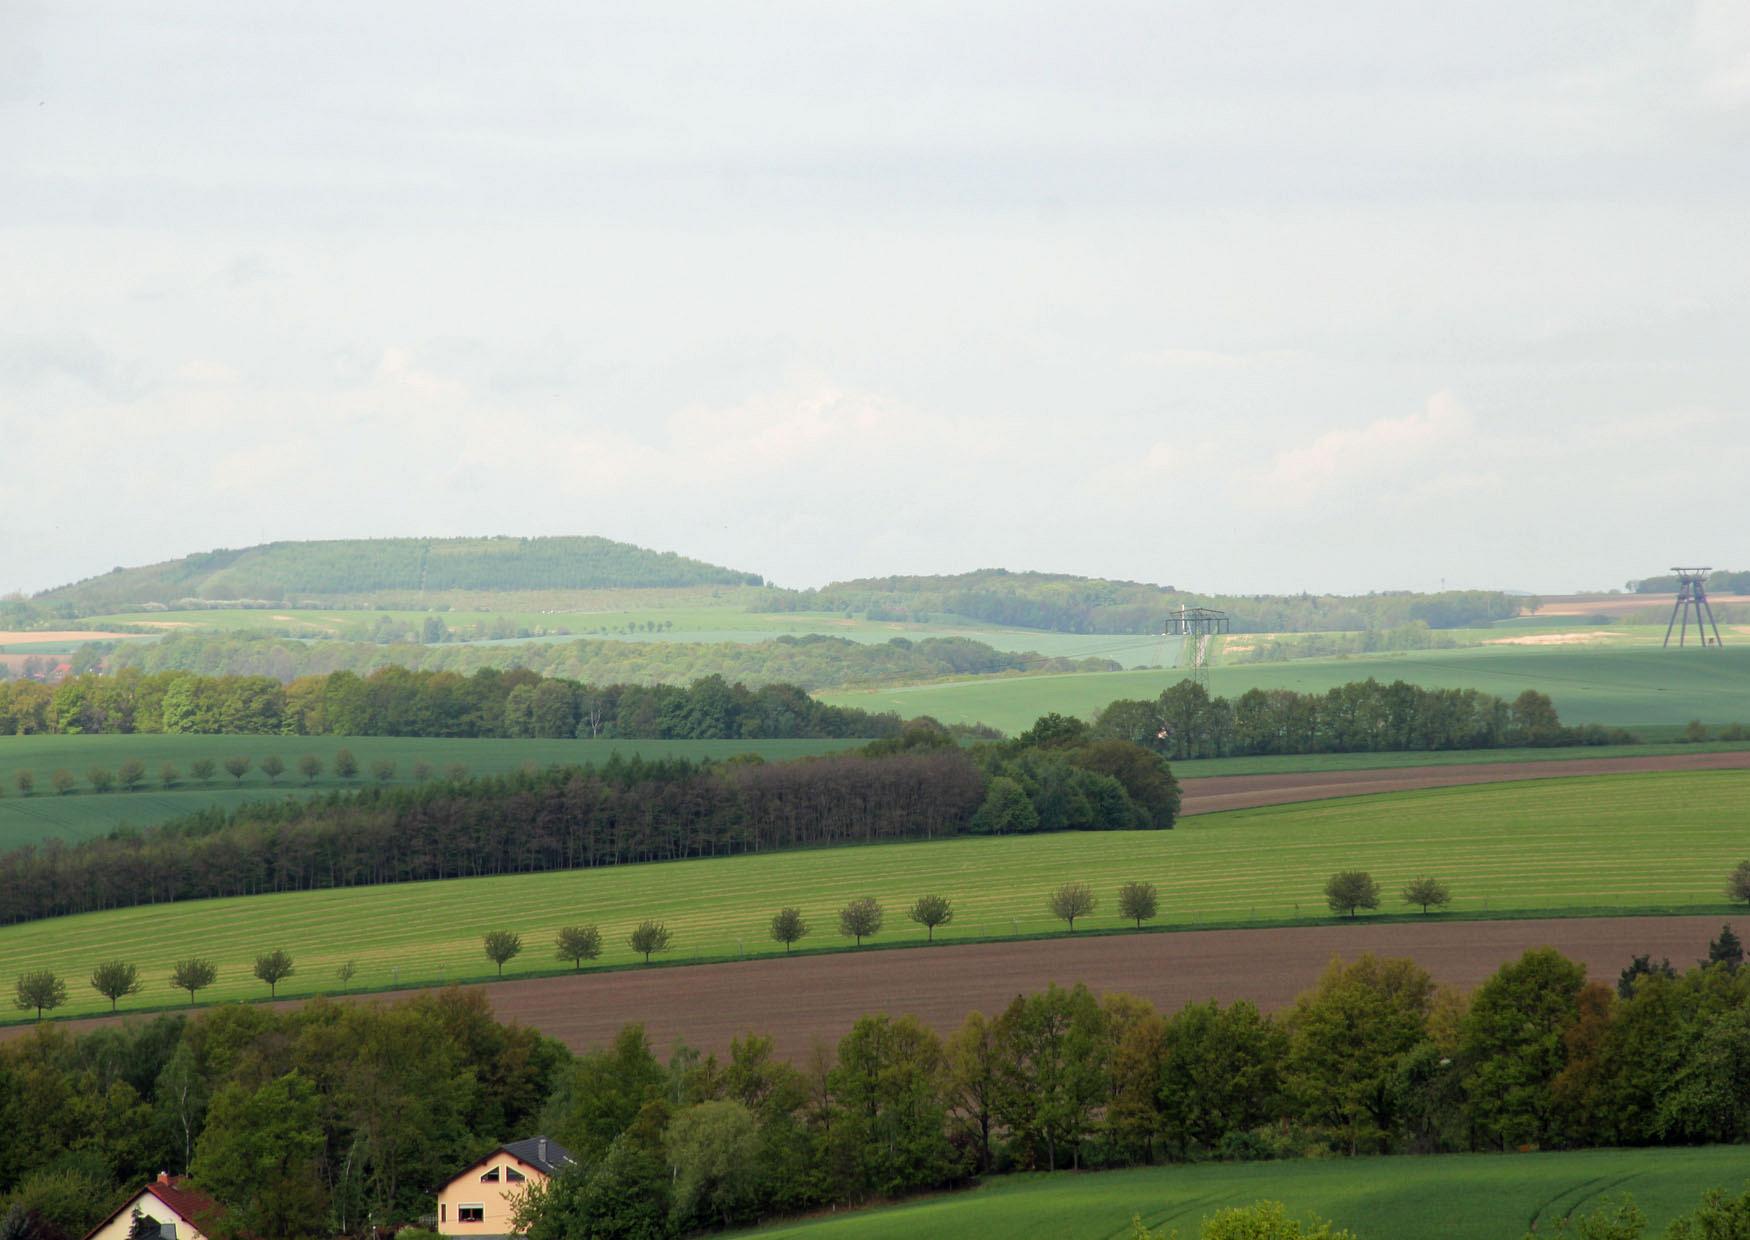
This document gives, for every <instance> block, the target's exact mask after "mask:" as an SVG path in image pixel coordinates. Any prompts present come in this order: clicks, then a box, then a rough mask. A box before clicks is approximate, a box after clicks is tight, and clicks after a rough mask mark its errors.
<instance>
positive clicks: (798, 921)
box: [772, 908, 808, 951]
mask: <svg viewBox="0 0 1750 1240" xmlns="http://www.w3.org/2000/svg"><path fill="white" fill-rule="evenodd" d="M807 936H808V923H807V922H806V921H804V920H803V919H802V910H801V909H794V908H781V909H779V910H778V911H777V912H776V913H773V914H772V939H773V940H774V941H775V942H778V943H782V944H783V945H784V950H785V951H789V950H790V949H791V947H792V946H793V945H795V944H796V943H799V942H801V941H802V940H803V939H804V938H806V937H807Z"/></svg>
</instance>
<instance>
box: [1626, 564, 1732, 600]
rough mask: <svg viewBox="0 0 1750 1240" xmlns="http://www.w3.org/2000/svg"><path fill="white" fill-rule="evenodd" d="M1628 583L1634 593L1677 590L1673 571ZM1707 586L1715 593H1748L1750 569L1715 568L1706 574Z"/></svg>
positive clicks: (1670, 592) (1668, 592)
mask: <svg viewBox="0 0 1750 1240" xmlns="http://www.w3.org/2000/svg"><path fill="white" fill-rule="evenodd" d="M1628 585H1629V589H1631V590H1633V591H1634V592H1635V593H1636V594H1673V593H1675V592H1676V590H1677V576H1676V574H1675V573H1660V574H1659V575H1657V576H1654V577H1643V578H1641V579H1640V580H1639V581H1631V582H1629V583H1628ZM1707 588H1708V589H1709V590H1712V591H1713V592H1714V593H1716V594H1750V569H1745V570H1744V571H1743V572H1732V571H1730V570H1728V569H1723V568H1722V569H1717V570H1715V571H1714V572H1711V573H1709V574H1708V578H1707Z"/></svg>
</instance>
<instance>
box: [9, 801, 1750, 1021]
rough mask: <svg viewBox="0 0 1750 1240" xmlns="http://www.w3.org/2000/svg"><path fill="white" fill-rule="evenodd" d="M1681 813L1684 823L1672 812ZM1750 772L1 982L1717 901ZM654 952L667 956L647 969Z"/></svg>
mask: <svg viewBox="0 0 1750 1240" xmlns="http://www.w3.org/2000/svg"><path fill="white" fill-rule="evenodd" d="M1678 807H1681V813H1674V812H1673V811H1674V810H1675V809H1677V808H1678ZM1747 823H1750V771H1717V772H1697V773H1684V774H1667V773H1659V774H1650V775H1614V776H1602V777H1592V778H1584V779H1553V780H1535V781H1529V782H1523V783H1512V784H1479V785H1472V786H1469V787H1462V788H1446V789H1435V790H1430V791H1422V792H1412V793H1398V794H1391V795H1385V796H1370V797H1352V798H1346V799H1342V800H1334V801H1320V802H1309V803H1304V804H1299V805H1287V806H1276V807H1272V808H1268V809H1257V810H1240V811H1233V812H1229V813H1224V814H1209V815H1203V816H1199V817H1196V818H1190V819H1186V820H1184V822H1183V823H1182V824H1181V826H1180V827H1179V828H1177V829H1176V830H1172V831H1160V832H1120V831H1113V832H1075V833H1064V834H1057V835H1036V836H1019V837H1007V838H988V837H987V838H972V839H967V838H962V839H952V840H938V841H933V842H919V843H905V844H884V845H875V846H869V847H846V848H831V849H818V850H812V851H802V852H784V853H766V854H759V855H751V856H741V857H730V858H721V859H716V860H697V861H678V862H668V863H663V864H650V865H630V866H621V867H616V868H609V869H601V870H593V871H567V872H563V873H551V874H528V875H508V876H500V877H492V878H477V879H456V880H450V881H445V882H434V883H404V884H397V885H393V886H382V887H356V888H349V889H344V890H327V891H307V892H290V893H284V894H278V895H260V896H249V897H242V898H237V899H226V900H204V901H193V902H189V903H184V904H171V905H157V906H149V907H144V908H131V909H121V910H117V911H114V912H107V913H91V914H84V915H81V916H77V917H65V918H56V919H53V920H49V921H42V922H32V923H28V924H25V925H19V926H11V927H6V928H3V929H0V982H9V980H10V979H11V978H12V977H14V976H15V975H16V974H18V973H21V972H23V971H24V970H26V969H43V968H46V969H52V970H54V971H55V972H57V973H60V974H62V975H64V976H66V977H67V978H69V979H71V986H70V998H71V1003H70V1005H69V1007H67V1008H66V1009H63V1013H80V1012H96V1011H100V1010H107V1008H108V1004H107V1003H106V1002H104V1001H103V1000H101V999H99V998H98V996H97V995H96V993H95V992H93V991H92V990H91V989H90V987H88V986H87V985H86V984H85V979H86V978H87V977H88V976H89V975H90V972H91V969H92V966H93V965H95V964H96V963H97V962H98V961H100V960H104V959H107V958H110V957H113V956H118V955H119V956H122V957H124V958H126V959H129V960H132V961H134V962H135V963H137V964H138V965H139V966H140V970H141V974H142V976H143V977H144V978H145V979H146V982H147V989H146V991H145V992H144V993H143V994H142V995H140V996H137V997H135V998H133V999H130V1000H128V1004H129V1005H131V1006H135V1007H140V1006H145V1005H149V1004H150V1005H163V1004H173V1003H175V1002H176V1000H177V997H178V996H177V994H176V992H174V991H172V990H171V988H170V987H169V985H168V984H167V982H166V981H165V979H166V978H167V977H168V975H169V973H170V969H171V965H172V962H174V961H175V960H176V959H178V958H179V957H183V956H189V955H194V954H200V955H205V956H210V957H211V958H212V959H213V960H214V961H215V962H216V963H217V965H218V968H219V980H218V984H217V985H215V986H213V987H212V988H211V989H210V990H206V991H203V992H201V998H202V999H203V1000H222V999H235V998H245V997H253V996H256V995H257V994H258V993H260V992H261V991H262V990H263V989H264V988H263V987H262V986H261V985H260V983H258V982H256V981H255V980H254V979H253V978H252V977H251V976H250V963H251V962H252V961H253V960H254V959H255V957H256V956H257V955H258V954H260V953H263V952H267V951H271V950H273V949H275V948H283V949H285V950H286V951H288V952H290V953H291V954H292V955H293V956H294V957H296V959H297V962H298V972H297V973H296V974H295V975H294V976H293V977H291V978H290V979H288V980H287V981H286V982H284V983H282V984H281V986H280V994H282V995H287V994H291V995H297V994H310V993H314V992H317V991H324V990H328V991H332V990H334V989H336V988H337V984H336V981H335V970H336V968H337V967H339V966H340V965H341V964H342V963H344V962H345V961H348V960H356V961H357V973H356V975H355V976H354V977H353V978H352V980H351V983H350V986H351V988H353V989H380V988H383V987H387V986H390V985H394V984H400V985H408V984H411V983H416V982H436V981H454V980H458V979H479V978H483V977H487V976H491V974H492V971H493V970H492V966H491V965H490V964H489V963H488V962H487V960H486V958H485V956H484V955H483V953H482V950H481V936H482V935H483V934H484V933H485V932H486V931H488V930H493V929H500V928H503V929H510V930H515V931H518V932H520V933H521V935H522V937H523V943H524V951H523V954H522V955H520V956H518V957H516V958H515V959H513V960H512V961H511V962H510V964H509V965H508V967H507V968H506V970H505V976H507V977H510V976H516V975H519V974H527V973H531V972H546V971H553V970H556V969H561V968H563V967H564V966H562V965H561V964H560V963H559V962H558V961H556V960H555V959H554V957H553V947H552V944H553V939H554V935H555V933H556V932H557V930H558V929H559V927H561V926H566V925H574V924H580V923H589V922H593V923H597V924H599V925H600V926H601V927H602V931H603V940H604V945H603V952H602V956H601V959H600V960H599V961H598V962H597V964H596V966H595V967H602V966H622V967H624V966H631V965H635V964H636V963H637V960H638V957H637V956H636V955H635V954H634V953H633V952H632V950H631V948H630V947H628V946H627V943H626V935H627V933H628V932H629V931H630V930H631V928H632V927H633V926H634V925H636V924H637V923H638V922H639V921H641V920H643V919H645V918H655V919H659V920H661V921H664V922H666V923H667V925H668V927H669V929H670V930H671V931H672V932H673V935H674V945H673V949H672V951H671V952H670V954H669V957H668V959H671V960H675V961H679V960H696V959H702V958H726V957H727V958H735V957H737V956H739V955H744V954H745V955H762V954H776V953H778V952H780V951H782V948H780V947H779V946H778V945H777V944H775V943H774V942H772V940H771V938H770V935H769V926H770V921H771V917H772V914H773V913H774V912H775V911H776V910H778V909H779V908H781V907H783V906H785V905H794V906H796V907H798V908H800V909H801V910H802V912H803V914H804V916H805V917H806V918H807V920H808V921H809V923H810V924H811V926H812V927H813V933H812V935H810V936H809V937H808V938H805V939H804V940H802V943H801V945H800V947H801V948H802V949H805V950H809V949H811V950H820V949H822V948H837V947H839V946H841V945H842V944H843V943H845V942H846V940H843V939H841V938H840V936H839V935H838V933H837V911H838V909H840V908H841V907H842V906H844V905H845V904H846V903H847V902H848V901H850V900H851V899H853V898H855V897H857V896H863V895H873V896H875V897H877V898H878V899H879V900H880V901H881V902H882V903H883V904H884V905H885V906H886V910H887V921H886V926H885V927H884V929H883V930H882V932H881V933H880V935H879V936H878V937H877V938H876V940H875V942H876V943H878V944H888V943H906V942H913V941H918V940H921V939H922V938H923V937H924V936H923V932H922V931H921V930H920V929H919V928H918V927H917V926H914V925H913V924H911V923H910V922H909V921H907V920H906V918H905V915H904V914H905V909H906V908H907V907H909V906H910V903H911V901H912V900H914V899H915V898H916V897H917V896H919V895H921V894H924V893H926V892H939V893H940V894H942V895H945V896H947V897H948V898H950V899H951V900H953V901H954V913H955V915H954V920H953V922H952V923H951V924H950V925H947V926H944V927H942V928H940V929H938V930H937V932H936V939H937V941H938V942H943V941H945V942H953V941H955V940H968V939H989V938H1002V937H1010V936H1016V935H1040V934H1048V933H1052V932H1054V931H1059V930H1061V929H1062V923H1060V922H1057V921H1054V920H1053V919H1052V917H1051V916H1050V914H1049V912H1048V911H1047V909H1046V895H1047V893H1048V892H1050V891H1051V890H1053V889H1054V888H1056V887H1057V886H1058V885H1059V884H1060V883H1062V882H1063V881H1065V880H1066V879H1081V880H1085V881H1086V882H1088V883H1090V884H1091V885H1092V886H1093V888H1094V890H1095V892H1096V894H1097V896H1098V898H1099V900H1100V905H1099V908H1098V909H1097V911H1096V912H1095V913H1094V915H1093V916H1092V917H1090V918H1087V919H1085V920H1083V921H1081V922H1079V923H1078V925H1079V927H1081V928H1082V929H1086V930H1094V929H1106V930H1115V929H1119V928H1121V927H1122V925H1123V923H1122V922H1121V921H1120V919H1119V917H1118V915H1117V909H1116V898H1115V892H1116V890H1117V888H1118V886H1119V885H1120V884H1121V883H1123V882H1125V881H1127V880H1131V879H1140V880H1145V881H1149V882H1153V883H1155V884H1156V886H1157V887H1158V888H1159V892H1160V906H1161V916H1160V918H1159V919H1158V921H1157V923H1156V924H1157V925H1162V926H1169V927H1172V926H1178V927H1192V926H1198V925H1205V926H1207V925H1209V924H1211V923H1221V924H1248V925H1249V924H1258V925H1269V924H1279V923H1283V922H1288V921H1294V920H1305V919H1309V918H1323V917H1326V916H1328V913H1327V910H1326V909H1325V906H1324V900H1323V894H1322V893H1323V886H1324V881H1325V879H1326V878H1327V877H1328V876H1329V875H1330V874H1332V873H1333V872H1335V871H1337V870H1341V869H1348V868H1363V869H1367V870H1369V871H1371V872H1372V874H1373V875H1374V877H1375V878H1376V879H1377V880H1378V881H1379V883H1380V886H1381V888H1382V889H1383V892H1384V895H1385V905H1384V910H1383V911H1387V912H1399V913H1402V912H1404V911H1405V906H1404V905H1403V903H1402V901H1401V900H1400V899H1399V898H1398V894H1397V893H1398V891H1399V890H1400V889H1401V887H1402V886H1403V884H1404V883H1405V882H1406V881H1407V880H1408V879H1410V878H1411V877H1413V876H1415V875H1417V874H1424V873H1426V874H1431V875H1434V876H1437V877H1439V878H1442V879H1444V880H1446V881H1447V882H1448V883H1450V884H1451V887H1452V891H1453V896H1454V899H1453V904H1452V913H1456V914H1459V915H1464V916H1473V917H1474V916H1495V915H1523V914H1530V913H1534V912H1539V911H1549V912H1558V913H1560V912H1567V913H1585V912H1594V913H1604V912H1620V911H1624V910H1630V909H1637V910H1647V909H1661V910H1669V911H1673V912H1677V911H1684V912H1702V911H1710V910H1720V909H1721V906H1722V905H1723V904H1724V903H1725V896H1724V894H1723V889H1724V886H1725V881H1726V876H1727V873H1728V872H1729V871H1730V870H1731V868H1732V867H1733V866H1734V865H1735V864H1737V862H1739V861H1740V860H1743V859H1744V858H1745V857H1746V856H1750V835H1747V834H1746V830H1745V828H1746V825H1747ZM659 959H660V957H659Z"/></svg>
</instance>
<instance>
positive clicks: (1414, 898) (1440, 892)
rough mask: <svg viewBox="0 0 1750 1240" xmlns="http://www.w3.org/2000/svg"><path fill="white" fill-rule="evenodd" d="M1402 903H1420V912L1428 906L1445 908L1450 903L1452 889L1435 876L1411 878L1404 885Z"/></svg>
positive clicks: (1425, 910) (1428, 907)
mask: <svg viewBox="0 0 1750 1240" xmlns="http://www.w3.org/2000/svg"><path fill="white" fill-rule="evenodd" d="M1404 903H1405V904H1420V905H1421V906H1422V912H1423V913H1426V912H1427V911H1428V910H1429V909H1430V908H1445V907H1446V906H1447V905H1448V904H1451V903H1452V891H1451V889H1450V888H1448V887H1447V885H1446V884H1445V883H1443V882H1441V881H1440V880H1439V879H1437V878H1412V879H1411V880H1410V881H1409V882H1408V883H1406V884H1405V886H1404Z"/></svg>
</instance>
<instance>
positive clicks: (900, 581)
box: [756, 569, 1530, 633]
mask: <svg viewBox="0 0 1750 1240" xmlns="http://www.w3.org/2000/svg"><path fill="white" fill-rule="evenodd" d="M1529 601H1530V600H1526V599H1521V598H1516V597H1514V596H1512V595H1508V594H1503V593H1501V592H1500V591H1497V590H1447V591H1442V592H1440V593H1437V594H1413V593H1410V592H1407V591H1404V592H1390V593H1382V594H1367V595H1330V594H1298V595H1263V594H1260V595H1222V594H1194V593H1190V592H1187V591H1182V590H1175V589H1174V588H1173V587H1172V586H1156V585H1149V584H1147V583H1144V582H1137V581H1108V580H1104V579H1102V578H1097V577H1075V576H1070V575H1067V574H1059V573H1011V572H1008V571H1006V570H1004V569H984V570H980V571H978V572H973V573H961V574H959V575H957V576H944V577H875V578H864V579H861V580H857V581H841V582H834V583H833V584H832V585H829V586H825V587H823V588H821V589H819V590H800V591H769V592H767V594H766V595H765V596H763V599H762V601H760V602H759V603H757V604H756V606H757V607H759V608H761V609H764V610H770V611H850V612H856V613H862V614H866V615H868V616H869V618H870V619H876V620H913V621H919V622H924V621H930V620H941V619H943V618H948V617H954V616H963V617H966V618H968V619H972V620H980V621H984V622H986V623H989V624H1007V625H1016V626H1019V627H1022V628H1031V629H1048V630H1051V631H1054V632H1062V633H1159V632H1161V631H1162V630H1163V628H1164V626H1165V622H1166V620H1167V618H1168V617H1169V616H1170V615H1172V614H1173V613H1174V612H1176V611H1178V610H1179V608H1180V607H1214V608H1218V609H1220V610H1223V611H1226V612H1228V613H1229V615H1230V617H1231V620H1232V624H1233V628H1234V631H1235V632H1256V633H1285V632H1329V631H1335V630H1355V629H1389V628H1396V627H1399V626H1402V625H1405V624H1409V623H1410V622H1412V621H1416V620H1420V621H1422V622H1423V623H1425V624H1427V625H1428V626H1429V627H1431V628H1436V629H1445V628H1462V627H1465V626H1468V625H1478V624H1487V623H1489V622H1491V621H1494V620H1504V619H1506V618H1508V617H1510V616H1515V615H1518V614H1519V612H1520V611H1521V610H1522V608H1523V607H1524V606H1525V605H1526V604H1527V603H1528V602H1529Z"/></svg>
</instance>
